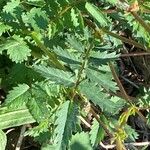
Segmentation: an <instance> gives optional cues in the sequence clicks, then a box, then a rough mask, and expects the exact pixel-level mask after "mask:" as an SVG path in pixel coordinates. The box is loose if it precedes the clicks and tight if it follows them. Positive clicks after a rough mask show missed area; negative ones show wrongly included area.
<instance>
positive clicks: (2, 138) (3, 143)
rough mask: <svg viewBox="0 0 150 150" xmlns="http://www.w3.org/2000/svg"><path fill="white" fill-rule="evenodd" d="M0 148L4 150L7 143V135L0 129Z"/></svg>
mask: <svg viewBox="0 0 150 150" xmlns="http://www.w3.org/2000/svg"><path fill="white" fill-rule="evenodd" d="M0 141H1V142H0V149H1V150H5V148H6V144H7V137H6V134H5V133H4V132H3V131H2V130H0Z"/></svg>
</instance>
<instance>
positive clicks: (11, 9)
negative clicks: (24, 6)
mask: <svg viewBox="0 0 150 150" xmlns="http://www.w3.org/2000/svg"><path fill="white" fill-rule="evenodd" d="M19 4H20V0H15V1H14V0H11V2H7V5H5V6H4V8H3V11H4V12H7V13H12V12H14V11H15V8H16V7H18V6H19Z"/></svg>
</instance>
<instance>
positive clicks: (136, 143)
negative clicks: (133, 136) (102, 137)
mask: <svg viewBox="0 0 150 150" xmlns="http://www.w3.org/2000/svg"><path fill="white" fill-rule="evenodd" d="M124 145H125V146H130V145H133V146H137V147H142V146H148V145H150V141H148V142H135V143H124ZM100 146H101V147H103V148H105V149H113V148H115V147H116V145H115V144H112V145H105V144H103V142H100Z"/></svg>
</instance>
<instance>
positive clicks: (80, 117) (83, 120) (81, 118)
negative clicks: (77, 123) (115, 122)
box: [78, 116, 91, 128]
mask: <svg viewBox="0 0 150 150" xmlns="http://www.w3.org/2000/svg"><path fill="white" fill-rule="evenodd" d="M78 118H79V119H80V120H81V122H83V123H84V124H85V125H86V126H87V127H88V128H91V125H90V124H89V123H88V122H87V121H86V120H85V119H84V118H83V117H82V116H78Z"/></svg>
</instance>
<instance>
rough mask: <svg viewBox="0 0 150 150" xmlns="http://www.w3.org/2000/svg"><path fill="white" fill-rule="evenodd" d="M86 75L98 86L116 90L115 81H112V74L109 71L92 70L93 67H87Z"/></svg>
mask: <svg viewBox="0 0 150 150" xmlns="http://www.w3.org/2000/svg"><path fill="white" fill-rule="evenodd" d="M86 74H87V77H88V78H89V79H90V80H91V81H92V82H94V83H95V84H98V85H99V86H102V87H104V88H105V89H106V90H108V91H113V92H115V91H116V90H118V87H117V86H116V83H115V82H114V81H112V78H113V77H112V74H111V72H110V71H106V72H105V71H104V70H97V71H96V70H93V69H87V73H86Z"/></svg>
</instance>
